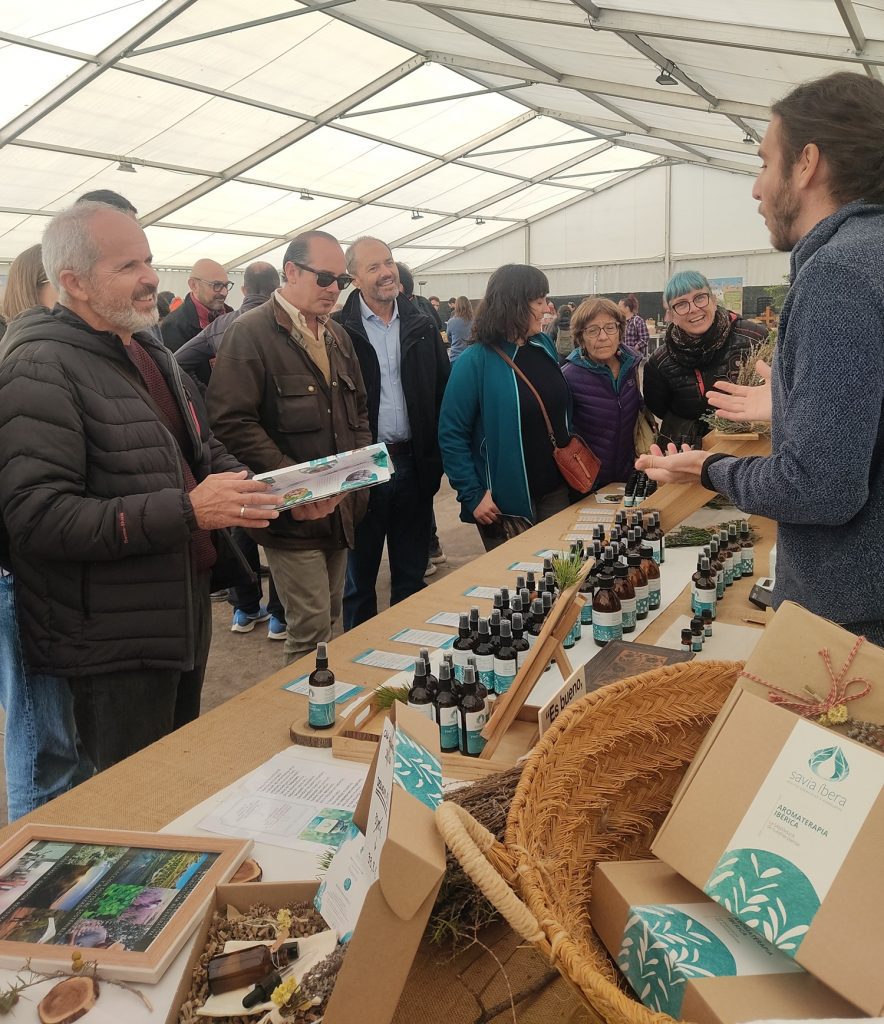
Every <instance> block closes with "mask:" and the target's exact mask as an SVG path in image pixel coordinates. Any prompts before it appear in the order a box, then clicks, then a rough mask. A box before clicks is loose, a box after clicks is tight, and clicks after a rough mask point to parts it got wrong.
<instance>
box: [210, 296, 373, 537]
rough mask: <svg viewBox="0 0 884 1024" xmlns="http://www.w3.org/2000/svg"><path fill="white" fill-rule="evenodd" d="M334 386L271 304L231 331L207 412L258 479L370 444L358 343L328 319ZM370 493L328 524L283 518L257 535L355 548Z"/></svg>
mask: <svg viewBox="0 0 884 1024" xmlns="http://www.w3.org/2000/svg"><path fill="white" fill-rule="evenodd" d="M324 335H325V337H324V340H325V347H326V350H327V352H328V357H329V365H330V369H331V384H330V385H329V384H327V383H326V380H325V377H324V376H323V374H322V371H321V370H320V369H319V368H318V367H317V365H316V364H315V363H314V362H313V360H312V358H311V357H310V355H309V354H308V352H307V350H306V348H305V346H304V343H303V342H302V341H301V340H300V337H301V336H300V334H299V332H298V330H297V328H296V327H293V324H292V321H291V319H290V318H289V316H288V315H287V313H286V312H285V310H283V309H282V307H281V306H280V305H279V303H278V302H275V301H273V300H272V299H271V301H270V302H265V303H264V305H262V306H259V307H258V308H257V309H253V310H250V311H249V312H248V313H244V314H243V315H242V316H240V317H238V318H237V319H236V320H235V321H234V322H233V323H232V324H231V326H230V327H229V328H228V329H227V331H226V332H225V335H224V343H223V345H222V346H221V348H220V349H219V352H218V358H217V360H216V362H215V367H214V369H213V371H212V379H211V381H210V383H209V390H208V395H207V405H208V409H209V417H210V419H211V421H212V424H213V427H214V431H215V435H216V436H217V437H218V438H219V440H221V441H222V443H225V444H226V445H227V448H228V450H229V451H230V452H232V453H234V454H235V455H236V456H237V458H239V460H240V461H241V462H242V463H243V464H244V465H246V466H248V467H249V468H250V469H251V470H252V471H253V472H255V473H268V472H271V471H272V470H275V469H280V468H281V467H283V466H294V465H297V464H298V463H300V462H306V461H308V460H309V459H320V458H323V457H324V456H326V455H334V454H336V453H337V452H346V451H350V450H352V449H353V448H362V447H364V446H365V445H367V444H371V431H370V429H369V425H368V407H367V404H366V397H365V385H364V384H363V382H362V373H361V371H360V369H359V360H358V359H357V358H356V353H355V352H354V351H353V343H352V342H351V341H350V336H349V335H348V334H347V332H346V331H345V330H344V329H343V328H342V327H340V326H338V325H337V324H335V323H332V322H331V321H329V322H328V323H327V324H325V329H324ZM367 507H368V491H367V490H363V491H357V492H355V493H353V494H349V495H347V497H346V498H345V499H344V500H343V501H342V502H341V504H340V505H339V506H338V508H337V510H336V511H335V512H334V513H332V514H331V515H330V516H326V517H325V518H324V519H317V520H303V521H302V520H297V519H293V518H292V517H291V515H290V514H288V513H286V512H284V513H282V515H280V517H279V519H276V520H274V521H273V522H271V524H270V526H269V527H268V528H267V529H266V530H260V531H255V532H254V533H253V536H254V537H255V539H256V540H257V541H258V542H259V543H260V544H263V545H264V546H265V547H269V548H288V549H304V548H322V549H326V550H327V549H333V548H341V547H352V546H353V543H354V532H355V526H356V523H358V522H359V520H360V519H361V518H362V517H363V515H365V510H366V508H367Z"/></svg>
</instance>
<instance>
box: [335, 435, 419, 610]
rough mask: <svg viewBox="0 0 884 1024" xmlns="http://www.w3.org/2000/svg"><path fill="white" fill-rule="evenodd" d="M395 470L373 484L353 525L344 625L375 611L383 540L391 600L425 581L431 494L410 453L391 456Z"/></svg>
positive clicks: (409, 591)
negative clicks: (364, 509) (359, 518)
mask: <svg viewBox="0 0 884 1024" xmlns="http://www.w3.org/2000/svg"><path fill="white" fill-rule="evenodd" d="M393 462H394V465H395V469H396V472H395V474H394V476H393V479H392V480H391V481H390V482H389V483H386V484H379V485H378V486H377V487H372V489H371V492H370V495H371V496H370V498H369V502H368V511H367V512H366V513H365V518H364V519H363V520H362V522H361V523H360V524H359V525H358V526H357V527H356V543H355V546H354V548H353V550H352V551H351V552H350V555H349V557H348V559H347V581H346V583H345V585H344V629H345V630H346V629H352V628H353V627H354V626H358V625H359V624H360V623H361V622H366V621H367V620H368V619H370V618H372V617H373V616H375V615H377V613H378V598H377V592H376V590H375V586H376V584H377V579H378V569H380V565H381V557H382V556H383V553H384V541H386V542H387V554H388V555H389V559H390V604H391V605H394V604H397V603H398V602H399V601H403V600H405V598H406V597H411V595H412V594H416V593H417V592H418V591H419V590H423V588H424V587H425V586H426V583H424V573H425V572H426V571H427V558H428V557H429V551H430V535H431V533H432V529H433V498H432V496H429V497H427V496H426V495H424V494H422V493H421V491H420V489H419V487H418V481H417V476H416V474H415V464H414V457H413V456H412V455H398V456H394V458H393Z"/></svg>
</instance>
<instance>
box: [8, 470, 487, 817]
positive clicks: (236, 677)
mask: <svg viewBox="0 0 884 1024" xmlns="http://www.w3.org/2000/svg"><path fill="white" fill-rule="evenodd" d="M459 514H460V507H459V505H458V504H457V500H456V499H455V496H454V492H453V491H452V490H451V487H450V486H449V485H448V481H447V480H443V481H442V488H441V490H440V491H439V494H437V496H436V525H437V528H438V531H439V539H440V541H441V543H442V548H443V550H444V552H445V554H446V556H447V559H448V560H447V561H446V562H444V563H443V564H441V565H439V566H438V571H437V572H436V574H435V575H434V576H431V577H429V578H428V579H427V585H428V586H432V585H433V583H434V582H436V581H438V580H439V579H441V578H442V577H443V576H444V575H445V574H446V573H447V572H449V571H451V570H452V569H456V568H459V567H460V566H462V565H464V564H465V563H466V562H469V561H471V560H472V559H473V558H475V557H476V556H477V555H480V554H482V553H483V551H484V548H483V547H482V543H481V541H480V540H479V532H478V530H476V529H475V528H474V527H471V526H467V525H465V524H464V523H461V522H460V520H459V519H458V516H459ZM389 603H390V572H389V566H388V564H387V560H386V558H384V561H383V562H382V563H381V572H380V575H379V578H378V606H379V608H380V609H381V610H383V609H384V608H386V607H388V605H389ZM231 615H232V610H231V608H230V606H229V605H227V604H226V603H219V604H215V605H213V607H212V619H213V630H214V632H213V638H212V648H211V651H210V653H209V664H208V667H207V670H206V681H205V684H204V687H203V699H202V709H203V711H209V710H211V708H214V707H216V706H217V705H218V704H222V703H223V702H224V701H226V700H229V699H230V698H231V697H233V696H235V695H236V694H238V693H241V692H242V691H243V690H247V689H248V688H249V687H250V686H253V685H254V684H255V683H257V682H260V681H261V680H262V679H265V678H266V677H267V676H269V675H272V674H273V673H274V672H276V671H278V670H279V669H280V668H281V667H282V665H283V655H282V647H283V644H282V643H281V642H280V641H272V640H268V639H267V629H266V627H264V626H262V625H259V626H256V627H255V629H254V630H253V631H252V632H251V633H231V632H230V621H231ZM0 716H2V709H0ZM0 721H2V718H0ZM0 775H2V776H3V784H2V786H0V822H3V823H5V822H6V785H5V782H6V779H5V772H3V771H2V769H0Z"/></svg>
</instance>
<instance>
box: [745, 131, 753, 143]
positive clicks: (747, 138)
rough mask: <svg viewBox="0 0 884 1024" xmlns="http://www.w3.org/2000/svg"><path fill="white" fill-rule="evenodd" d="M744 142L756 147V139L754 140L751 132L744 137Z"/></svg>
mask: <svg viewBox="0 0 884 1024" xmlns="http://www.w3.org/2000/svg"><path fill="white" fill-rule="evenodd" d="M743 142H744V143H745V144H746V145H747V146H754V145H755V139H753V138H752V136H751V135H750V134H749V132H746V134H745V135H744V136H743Z"/></svg>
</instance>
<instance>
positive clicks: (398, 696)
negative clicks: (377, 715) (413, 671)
mask: <svg viewBox="0 0 884 1024" xmlns="http://www.w3.org/2000/svg"><path fill="white" fill-rule="evenodd" d="M397 700H399V701H402V703H403V704H407V703H408V687H407V686H379V687H378V688H377V689H376V690H375V691H374V697H373V698H372V703H373V704H374V706H375V707H376V708H377V710H378V711H389V710H390V708H392V707H393V705H394V704H395V703H396V701H397Z"/></svg>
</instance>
